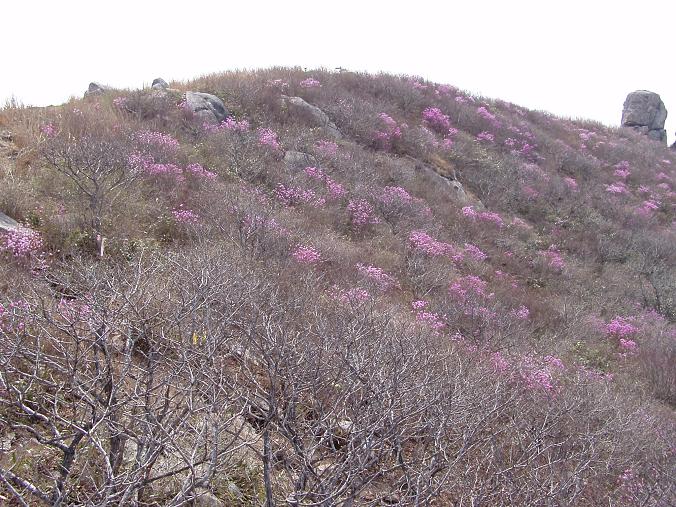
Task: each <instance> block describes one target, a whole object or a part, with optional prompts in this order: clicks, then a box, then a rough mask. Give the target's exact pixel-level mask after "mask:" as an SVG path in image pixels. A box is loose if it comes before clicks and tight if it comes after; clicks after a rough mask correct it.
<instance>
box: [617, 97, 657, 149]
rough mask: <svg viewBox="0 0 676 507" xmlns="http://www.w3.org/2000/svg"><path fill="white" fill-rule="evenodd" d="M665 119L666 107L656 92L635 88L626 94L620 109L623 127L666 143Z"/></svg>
mask: <svg viewBox="0 0 676 507" xmlns="http://www.w3.org/2000/svg"><path fill="white" fill-rule="evenodd" d="M666 119H667V108H666V107H665V106H664V102H662V99H661V98H660V96H659V95H658V94H657V93H654V92H649V91H647V90H637V91H635V92H631V93H630V94H629V95H627V98H626V100H625V101H624V107H623V109H622V126H623V127H631V128H633V129H634V130H637V131H638V132H640V133H641V134H645V135H647V136H648V137H649V138H650V139H653V140H655V141H659V142H661V143H664V144H667V131H666V130H664V122H665V121H666Z"/></svg>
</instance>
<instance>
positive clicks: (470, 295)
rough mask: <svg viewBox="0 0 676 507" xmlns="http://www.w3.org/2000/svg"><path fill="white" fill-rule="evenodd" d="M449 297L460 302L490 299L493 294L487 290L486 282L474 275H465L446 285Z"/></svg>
mask: <svg viewBox="0 0 676 507" xmlns="http://www.w3.org/2000/svg"><path fill="white" fill-rule="evenodd" d="M448 293H449V295H450V296H451V298H452V299H453V300H455V301H458V302H460V303H467V302H469V301H471V300H475V299H491V298H493V296H494V294H493V293H492V292H491V293H489V292H488V282H486V281H485V280H483V279H482V278H481V277H479V276H476V275H466V276H463V277H461V278H458V279H457V280H455V281H454V282H452V283H451V284H450V285H449V287H448Z"/></svg>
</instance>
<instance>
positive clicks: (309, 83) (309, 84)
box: [298, 77, 322, 88]
mask: <svg viewBox="0 0 676 507" xmlns="http://www.w3.org/2000/svg"><path fill="white" fill-rule="evenodd" d="M298 84H299V85H300V87H301V88H319V87H321V86H322V84H321V83H320V82H319V81H317V80H316V79H315V78H312V77H309V78H307V79H303V80H302V81H301V82H300V83H298Z"/></svg>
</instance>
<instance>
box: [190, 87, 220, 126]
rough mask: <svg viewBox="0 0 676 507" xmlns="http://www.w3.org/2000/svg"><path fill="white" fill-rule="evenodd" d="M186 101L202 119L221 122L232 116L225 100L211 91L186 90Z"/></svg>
mask: <svg viewBox="0 0 676 507" xmlns="http://www.w3.org/2000/svg"><path fill="white" fill-rule="evenodd" d="M185 103H186V105H187V106H188V108H189V109H190V110H191V111H192V112H193V113H194V114H195V116H197V117H198V118H199V119H201V120H202V121H206V122H209V123H220V122H222V121H223V120H225V119H226V118H227V117H228V116H230V113H229V112H228V110H227V109H226V108H225V104H223V101H222V100H221V99H219V98H218V97H216V95H211V94H210V93H202V92H185Z"/></svg>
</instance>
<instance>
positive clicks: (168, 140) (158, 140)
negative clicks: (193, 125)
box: [136, 130, 179, 150]
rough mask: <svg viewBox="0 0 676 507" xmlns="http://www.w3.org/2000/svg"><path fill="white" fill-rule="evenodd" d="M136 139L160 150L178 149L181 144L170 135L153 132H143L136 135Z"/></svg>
mask: <svg viewBox="0 0 676 507" xmlns="http://www.w3.org/2000/svg"><path fill="white" fill-rule="evenodd" d="M136 139H137V140H138V141H139V142H140V143H141V144H145V145H148V146H155V147H160V148H167V149H170V150H176V149H178V146H179V143H178V141H177V140H176V139H174V138H173V137H172V136H170V135H169V134H164V133H162V132H155V131H151V130H143V131H141V132H137V133H136Z"/></svg>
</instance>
